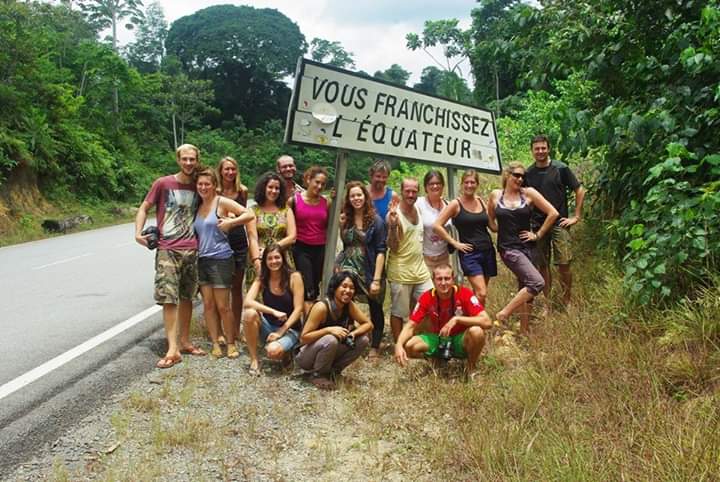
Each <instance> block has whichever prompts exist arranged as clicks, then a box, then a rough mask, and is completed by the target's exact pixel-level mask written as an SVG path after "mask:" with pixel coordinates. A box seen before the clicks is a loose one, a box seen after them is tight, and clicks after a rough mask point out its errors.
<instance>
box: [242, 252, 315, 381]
mask: <svg viewBox="0 0 720 482" xmlns="http://www.w3.org/2000/svg"><path fill="white" fill-rule="evenodd" d="M304 292H305V290H304V288H303V280H302V276H300V273H298V272H297V271H291V270H290V267H289V266H288V264H287V260H286V259H285V256H283V253H282V250H281V248H280V246H279V245H278V244H277V243H275V244H271V245H269V246H268V247H267V248H265V250H264V251H263V255H262V260H261V268H260V276H258V277H257V278H255V281H253V284H252V285H251V286H250V290H248V292H247V296H246V297H245V311H244V312H243V320H244V321H243V326H244V328H245V340H246V341H247V346H248V352H249V353H250V373H251V374H252V375H259V374H260V361H259V360H258V353H257V345H258V338H259V339H260V341H261V342H262V344H263V345H264V346H265V352H266V353H267V357H268V358H270V359H271V360H283V359H284V360H286V361H288V360H290V356H291V354H292V351H293V349H294V348H295V347H296V346H297V345H298V342H299V340H300V317H301V316H302V312H303V294H304ZM259 298H262V302H260V301H258V299H259Z"/></svg>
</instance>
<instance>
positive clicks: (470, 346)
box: [463, 326, 485, 374]
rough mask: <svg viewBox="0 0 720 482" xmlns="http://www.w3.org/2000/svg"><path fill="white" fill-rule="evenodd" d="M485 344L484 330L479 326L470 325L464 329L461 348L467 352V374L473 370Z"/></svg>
mask: <svg viewBox="0 0 720 482" xmlns="http://www.w3.org/2000/svg"><path fill="white" fill-rule="evenodd" d="M483 346H485V332H484V331H483V329H482V328H480V327H479V326H471V327H470V328H468V329H467V330H466V331H465V337H464V338H463V348H464V349H465V353H467V365H466V366H467V372H468V374H470V373H472V372H474V371H475V367H476V365H477V361H478V358H480V353H481V352H482V349H483Z"/></svg>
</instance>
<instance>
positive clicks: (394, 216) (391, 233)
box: [386, 198, 404, 251]
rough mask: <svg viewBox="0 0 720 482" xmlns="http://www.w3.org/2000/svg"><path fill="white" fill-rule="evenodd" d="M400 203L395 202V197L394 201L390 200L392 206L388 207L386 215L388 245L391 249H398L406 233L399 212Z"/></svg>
mask: <svg viewBox="0 0 720 482" xmlns="http://www.w3.org/2000/svg"><path fill="white" fill-rule="evenodd" d="M399 204H400V203H398V202H395V201H394V198H393V201H391V202H390V206H389V207H388V213H387V217H386V221H387V231H388V236H387V246H388V248H390V251H397V250H398V247H399V246H400V241H402V239H403V236H404V233H403V228H402V224H401V223H400V217H399V214H398V205H399Z"/></svg>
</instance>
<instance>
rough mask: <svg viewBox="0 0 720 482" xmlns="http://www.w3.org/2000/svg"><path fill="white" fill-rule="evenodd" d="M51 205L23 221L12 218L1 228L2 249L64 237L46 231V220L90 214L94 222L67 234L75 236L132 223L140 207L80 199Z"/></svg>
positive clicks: (32, 213)
mask: <svg viewBox="0 0 720 482" xmlns="http://www.w3.org/2000/svg"><path fill="white" fill-rule="evenodd" d="M49 206H51V207H50V208H48V210H47V211H45V212H40V211H37V212H32V211H28V212H27V213H26V214H23V215H22V216H20V217H19V218H16V219H12V220H11V221H10V222H9V223H6V224H5V225H3V226H0V246H8V245H12V244H18V243H24V242H27V241H34V240H36V239H44V238H49V237H53V236H60V235H62V234H63V233H48V232H46V231H45V230H43V228H42V223H43V221H44V220H46V219H65V218H68V217H70V216H76V215H80V214H87V215H89V216H90V217H92V219H93V222H92V223H89V224H81V225H79V226H77V227H76V228H73V229H71V230H68V231H67V233H73V232H78V231H87V230H90V229H97V228H101V227H104V226H112V225H115V224H121V223H127V222H131V221H132V220H133V219H135V209H136V208H137V206H136V205H130V204H127V203H114V202H107V201H85V202H81V201H76V200H58V201H54V200H53V201H51V204H49Z"/></svg>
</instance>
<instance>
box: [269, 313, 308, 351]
mask: <svg viewBox="0 0 720 482" xmlns="http://www.w3.org/2000/svg"><path fill="white" fill-rule="evenodd" d="M279 328H280V327H279V326H276V325H273V324H272V323H270V322H269V321H268V320H267V318H265V314H264V313H260V341H261V342H262V343H266V341H265V340H267V337H268V336H270V333H275V332H276V331H277V330H278V329H279ZM275 341H276V342H278V343H280V346H282V349H283V351H284V352H285V353H291V352H292V351H293V349H294V348H295V347H296V346H298V345H299V344H300V333H299V332H297V331H296V330H293V329H292V328H291V329H289V330H288V331H286V332H285V334H284V335H283V336H282V337H281V338H279V339H277V340H275Z"/></svg>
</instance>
